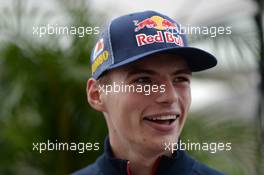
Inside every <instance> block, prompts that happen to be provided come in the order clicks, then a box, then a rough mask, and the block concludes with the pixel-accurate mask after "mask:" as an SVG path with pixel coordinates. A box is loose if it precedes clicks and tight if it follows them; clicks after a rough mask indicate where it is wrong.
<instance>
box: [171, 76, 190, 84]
mask: <svg viewBox="0 0 264 175" xmlns="http://www.w3.org/2000/svg"><path fill="white" fill-rule="evenodd" d="M174 83H190V79H189V78H187V77H176V78H175V79H174Z"/></svg>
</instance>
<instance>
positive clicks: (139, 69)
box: [127, 67, 192, 77]
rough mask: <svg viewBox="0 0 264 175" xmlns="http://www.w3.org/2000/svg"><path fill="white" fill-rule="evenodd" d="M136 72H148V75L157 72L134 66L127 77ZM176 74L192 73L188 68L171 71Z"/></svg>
mask: <svg viewBox="0 0 264 175" xmlns="http://www.w3.org/2000/svg"><path fill="white" fill-rule="evenodd" d="M137 74H149V75H158V74H159V73H158V72H156V71H154V70H151V69H145V68H136V67H135V68H134V69H133V70H131V71H129V72H128V73H127V77H130V76H132V75H137ZM177 74H190V75H191V74H192V72H191V71H190V70H189V69H179V70H176V71H174V72H172V74H171V75H177Z"/></svg>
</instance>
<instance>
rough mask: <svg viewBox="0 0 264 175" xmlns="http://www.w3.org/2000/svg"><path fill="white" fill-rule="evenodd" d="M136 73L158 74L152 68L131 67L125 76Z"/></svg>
mask: <svg viewBox="0 0 264 175" xmlns="http://www.w3.org/2000/svg"><path fill="white" fill-rule="evenodd" d="M136 74H150V75H156V74H158V73H157V72H155V71H154V70H151V69H145V68H133V70H131V71H129V72H128V73H127V77H129V76H132V75H136Z"/></svg>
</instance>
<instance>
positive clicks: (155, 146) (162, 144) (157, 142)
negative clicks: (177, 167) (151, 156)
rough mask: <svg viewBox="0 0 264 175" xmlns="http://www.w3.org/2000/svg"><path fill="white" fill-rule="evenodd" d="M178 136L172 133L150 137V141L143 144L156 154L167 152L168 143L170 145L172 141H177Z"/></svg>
mask: <svg viewBox="0 0 264 175" xmlns="http://www.w3.org/2000/svg"><path fill="white" fill-rule="evenodd" d="M177 141H178V136H175V135H172V136H163V137H160V136H159V138H154V137H152V140H151V141H150V143H147V144H148V145H145V148H146V149H148V150H149V151H153V152H155V153H156V154H162V155H164V154H166V155H167V154H169V152H170V151H169V150H168V145H171V144H173V143H177Z"/></svg>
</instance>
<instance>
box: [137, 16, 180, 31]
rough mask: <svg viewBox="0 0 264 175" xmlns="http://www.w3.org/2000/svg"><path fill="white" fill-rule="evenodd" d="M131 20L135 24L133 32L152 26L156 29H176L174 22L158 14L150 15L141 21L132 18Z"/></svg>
mask: <svg viewBox="0 0 264 175" xmlns="http://www.w3.org/2000/svg"><path fill="white" fill-rule="evenodd" d="M133 22H134V24H135V26H136V28H135V32H138V31H140V30H141V29H144V28H154V29H157V30H168V29H171V30H176V31H178V27H177V25H176V24H174V23H173V22H171V21H169V20H167V19H165V18H162V17H160V16H152V17H150V18H147V19H144V20H142V21H138V20H134V21H133Z"/></svg>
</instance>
